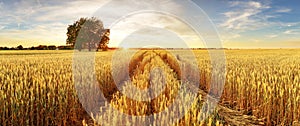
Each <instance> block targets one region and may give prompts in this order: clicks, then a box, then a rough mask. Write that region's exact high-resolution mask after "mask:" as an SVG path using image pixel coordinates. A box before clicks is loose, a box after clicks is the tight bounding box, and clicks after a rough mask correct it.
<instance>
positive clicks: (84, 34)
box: [66, 17, 110, 51]
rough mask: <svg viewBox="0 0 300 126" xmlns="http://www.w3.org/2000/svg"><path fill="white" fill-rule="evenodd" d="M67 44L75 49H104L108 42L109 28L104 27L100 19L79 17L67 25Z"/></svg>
mask: <svg viewBox="0 0 300 126" xmlns="http://www.w3.org/2000/svg"><path fill="white" fill-rule="evenodd" d="M67 30H68V32H67V36H68V38H67V41H66V43H67V45H70V46H72V47H74V48H75V49H78V50H81V49H88V50H89V51H91V50H92V49H97V50H98V49H102V50H106V49H107V48H108V47H107V44H108V42H109V32H110V30H109V29H104V27H103V23H102V21H101V20H99V19H97V18H95V17H92V18H80V19H79V20H77V21H76V22H74V23H73V24H72V25H69V26H68V29H67Z"/></svg>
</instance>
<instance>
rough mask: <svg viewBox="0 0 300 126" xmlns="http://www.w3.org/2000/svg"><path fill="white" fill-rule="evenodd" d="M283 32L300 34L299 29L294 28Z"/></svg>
mask: <svg viewBox="0 0 300 126" xmlns="http://www.w3.org/2000/svg"><path fill="white" fill-rule="evenodd" d="M283 33H284V34H287V35H298V34H300V31H299V30H295V29H292V30H286V31H284V32H283Z"/></svg>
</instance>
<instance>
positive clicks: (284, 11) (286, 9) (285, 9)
mask: <svg viewBox="0 0 300 126" xmlns="http://www.w3.org/2000/svg"><path fill="white" fill-rule="evenodd" d="M291 11H292V9H289V8H284V9H279V10H276V12H278V13H288V12H291Z"/></svg>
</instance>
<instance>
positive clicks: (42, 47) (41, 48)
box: [36, 45, 47, 50]
mask: <svg viewBox="0 0 300 126" xmlns="http://www.w3.org/2000/svg"><path fill="white" fill-rule="evenodd" d="M36 49H38V50H47V46H45V45H39V46H38V47H36Z"/></svg>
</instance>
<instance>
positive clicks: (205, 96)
mask: <svg viewBox="0 0 300 126" xmlns="http://www.w3.org/2000/svg"><path fill="white" fill-rule="evenodd" d="M142 51H143V52H140V53H138V55H136V56H135V57H136V58H135V59H131V61H130V62H129V68H128V70H129V76H130V79H131V80H132V78H133V77H134V76H135V75H136V74H139V73H141V72H142V73H143V72H144V70H145V65H146V64H147V63H150V61H151V58H153V57H155V56H159V57H160V59H161V60H162V61H163V62H164V64H166V65H168V66H169V68H170V69H172V70H173V71H174V72H175V73H176V75H177V76H176V78H177V80H178V81H183V80H189V79H188V78H182V76H181V75H182V74H186V73H182V71H181V70H180V65H182V64H186V65H190V64H189V62H187V61H184V60H182V58H180V57H179V56H173V55H170V54H168V53H165V54H164V53H159V52H156V51H154V50H147V51H144V50H142ZM147 53H151V54H153V57H151V58H150V60H147V59H146V61H145V59H144V58H145V57H146V56H147ZM179 62H180V63H179ZM188 71H193V70H188ZM125 79H126V78H124V80H125ZM111 84H112V85H113V88H112V89H111V90H112V91H109V94H106V95H105V94H104V96H105V97H106V99H107V100H108V101H112V100H115V99H114V98H113V96H112V94H114V93H116V92H118V88H117V86H116V84H115V83H114V82H111ZM184 86H186V87H187V88H188V89H190V90H197V92H198V96H199V97H201V99H202V102H205V101H207V100H209V101H218V98H215V97H214V96H211V95H209V93H208V92H207V91H205V90H202V89H200V84H198V86H195V85H193V84H186V85H184ZM163 93H166V92H163ZM121 95H123V94H121ZM126 100H129V101H134V100H133V99H130V98H126ZM155 100H157V98H154V99H152V100H151V101H140V103H141V104H148V105H149V111H147V112H145V113H143V115H151V114H153V113H158V112H159V111H154V109H153V108H152V106H153V103H154V102H155ZM215 111H216V113H218V115H219V116H220V117H221V118H222V119H224V121H225V122H226V123H227V124H230V125H265V120H264V119H258V118H257V117H255V116H251V115H245V114H243V112H242V111H237V110H233V109H230V108H228V107H225V106H223V105H221V104H217V105H216V108H215ZM127 114H130V115H135V114H134V113H127Z"/></svg>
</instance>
